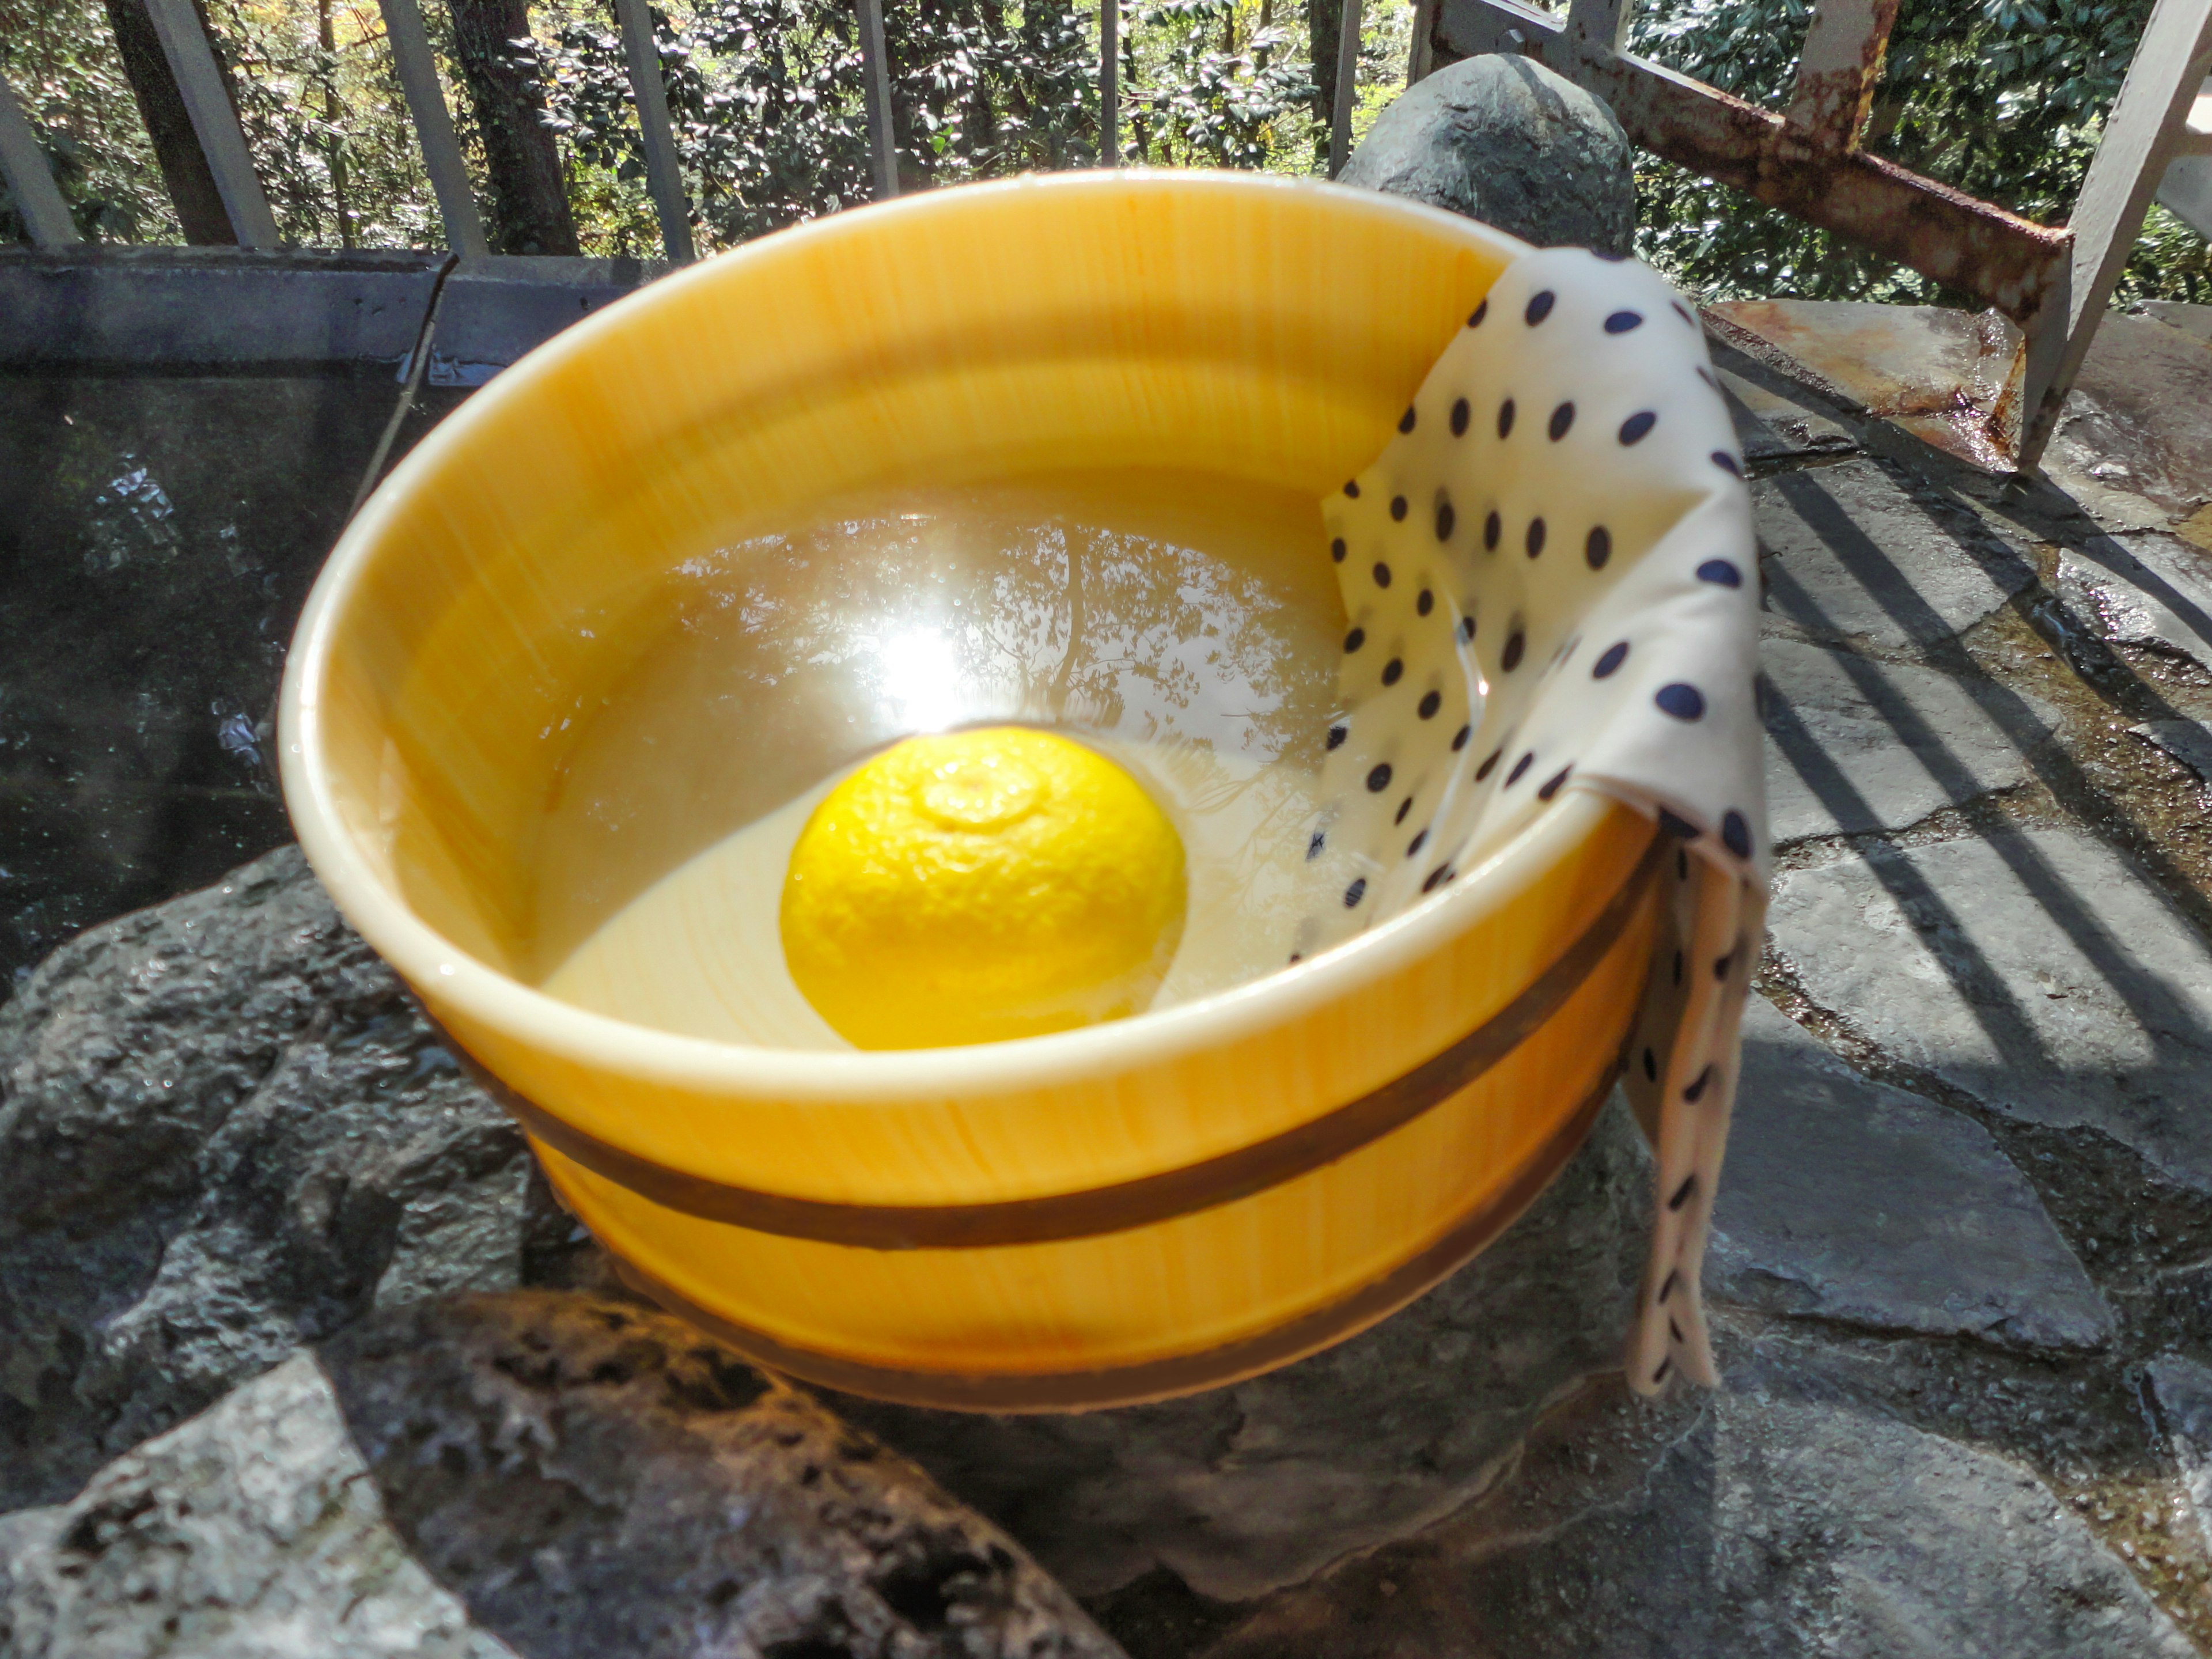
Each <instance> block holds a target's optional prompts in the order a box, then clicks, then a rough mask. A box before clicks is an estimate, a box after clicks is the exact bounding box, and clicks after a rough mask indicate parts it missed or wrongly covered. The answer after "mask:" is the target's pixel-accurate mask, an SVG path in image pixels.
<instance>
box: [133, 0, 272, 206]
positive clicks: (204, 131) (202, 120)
mask: <svg viewBox="0 0 2212 1659" xmlns="http://www.w3.org/2000/svg"><path fill="white" fill-rule="evenodd" d="M146 15H147V16H148V17H149V18H151V19H152V20H153V24H154V33H155V35H156V36H158V37H159V38H160V40H161V55H162V56H163V57H165V58H167V59H168V60H169V72H170V73H171V74H172V75H173V76H176V77H177V91H178V93H179V94H180V95H181V96H182V97H183V99H184V100H185V113H186V114H187V115H189V116H191V122H192V131H193V133H194V135H195V136H197V137H198V139H199V141H200V149H201V151H202V152H203V153H204V155H206V156H207V163H208V171H209V172H210V173H213V174H214V175H215V188H216V194H217V195H218V196H220V197H222V208H223V212H224V213H225V214H226V215H227V216H228V217H229V220H230V228H231V232H232V234H234V235H235V236H236V237H237V238H238V245H239V246H240V247H247V248H273V247H275V246H277V241H278V238H277V235H276V216H275V215H274V214H272V213H270V210H269V198H268V197H266V196H264V195H263V194H262V193H261V180H260V179H259V177H258V176H257V175H256V174H255V173H254V171H253V154H252V151H251V150H249V149H246V134H245V132H244V131H243V130H242V129H241V128H240V126H239V125H238V112H237V111H236V110H234V109H233V108H232V107H231V106H230V95H229V94H228V93H227V92H225V91H224V90H223V85H222V68H221V67H220V66H219V65H218V64H216V61H215V51H214V49H213V48H212V47H211V46H209V45H208V38H207V36H206V34H205V33H203V32H202V30H201V28H200V20H199V14H198V13H197V11H195V10H194V9H193V8H192V3H191V0H146Z"/></svg>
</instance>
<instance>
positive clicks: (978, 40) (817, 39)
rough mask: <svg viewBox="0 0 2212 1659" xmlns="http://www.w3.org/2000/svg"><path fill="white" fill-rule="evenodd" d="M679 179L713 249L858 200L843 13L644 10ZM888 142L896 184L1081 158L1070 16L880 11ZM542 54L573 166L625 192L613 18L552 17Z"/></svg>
mask: <svg viewBox="0 0 2212 1659" xmlns="http://www.w3.org/2000/svg"><path fill="white" fill-rule="evenodd" d="M653 21H654V25H655V33H656V40H657V45H658V46H659V55H660V64H661V72H662V76H663V78H664V80H665V82H666V84H667V87H668V96H669V106H670V113H671V116H672V118H674V120H675V121H676V123H677V125H678V129H679V131H678V142H679V147H680V149H681V150H682V153H683V156H684V165H685V171H686V175H687V176H686V184H687V185H688V187H689V190H690V196H691V199H692V203H693V210H694V216H695V219H696V222H697V227H698V228H699V229H700V230H701V231H702V232H703V233H704V234H705V239H706V240H707V241H708V244H709V246H726V245H728V244H731V243H734V242H738V241H742V240H744V239H746V238H747V237H750V236H756V235H758V234H762V233H763V232H766V231H769V230H773V229H775V228H778V227H779V226H781V225H785V224H789V223H791V222H793V221H795V220H798V219H801V218H805V217H808V216H811V215H814V214H817V213H826V212H829V211H832V210H835V209H836V208H838V207H840V206H842V205H844V204H848V203H850V202H854V201H860V200H866V198H867V197H868V195H869V193H870V190H871V184H870V162H869V149H868V137H867V126H866V112H865V108H866V105H865V97H864V94H863V91H862V82H861V64H860V46H859V41H858V39H857V35H856V26H855V22H854V12H853V9H851V8H850V7H847V6H835V7H818V6H811V5H809V4H808V3H806V0H699V3H696V4H694V5H693V6H692V7H691V8H690V10H689V11H688V12H687V13H685V14H683V15H680V16H676V15H671V14H670V13H668V12H665V11H661V10H659V9H656V10H655V11H654V13H653ZM885 28H886V34H887V37H888V39H887V45H888V48H889V51H890V60H891V68H892V75H893V90H892V105H893V109H894V112H895V124H894V138H895V141H896V149H897V152H898V164H899V172H900V176H901V180H902V185H906V186H909V187H912V186H919V185H927V184H936V183H950V182H954V181H957V180H959V179H982V178H992V177H997V176H1000V175H1002V174H1005V173H1016V172H1020V171H1023V170H1024V169H1027V168H1030V167H1069V166H1085V165H1088V164H1089V163H1090V161H1091V156H1092V154H1093V147H1094V146H1095V143H1096V136H1095V133H1096V125H1097V116H1096V99H1097V94H1096V91H1095V89H1094V88H1093V86H1092V83H1091V71H1090V66H1089V65H1090V53H1091V48H1090V46H1089V45H1088V43H1087V40H1086V38H1085V20H1084V18H1083V17H1082V15H1080V14H1078V13H1073V12H1070V11H1067V10H1066V9H1063V8H1061V7H1060V6H1058V5H1056V4H1054V3H1052V0H1031V3H1028V4H1024V5H1023V6H1021V7H1020V9H1018V10H1017V11H1015V12H1014V14H1013V15H1012V17H1009V16H1008V15H1006V8H1004V7H1002V6H1001V5H999V4H997V3H993V0H923V3H921V4H920V5H902V6H896V7H893V8H892V9H890V12H889V15H887V17H886V20H885ZM553 40H554V44H553V46H552V47H551V49H550V52H548V53H547V55H546V63H547V66H548V69H549V71H550V77H551V92H550V100H549V101H550V106H551V118H552V125H553V126H554V129H555V131H557V132H558V133H560V135H561V136H562V140H563V143H564V144H565V146H566V148H567V149H568V154H569V155H570V156H571V158H572V159H573V161H574V162H575V163H576V164H577V165H578V166H579V167H582V168H584V169H586V170H589V169H602V170H605V172H606V173H608V174H609V175H610V176H611V178H612V179H615V180H617V181H621V182H623V183H626V184H630V185H638V184H640V183H641V181H642V179H643V178H644V155H643V150H642V148H641V142H640V139H639V137H638V131H637V128H636V125H635V117H634V115H633V114H632V112H631V107H630V106H631V98H630V90H629V81H628V78H627V76H626V74H625V71H624V59H623V51H622V41H621V37H620V35H619V33H617V31H616V29H615V27H614V25H613V23H612V21H611V19H608V18H606V17H605V16H603V15H598V14H595V13H588V12H579V13H577V14H575V15H570V16H568V17H567V18H566V19H564V20H562V21H560V22H559V24H558V25H557V26H556V28H555V29H554V30H553Z"/></svg>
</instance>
